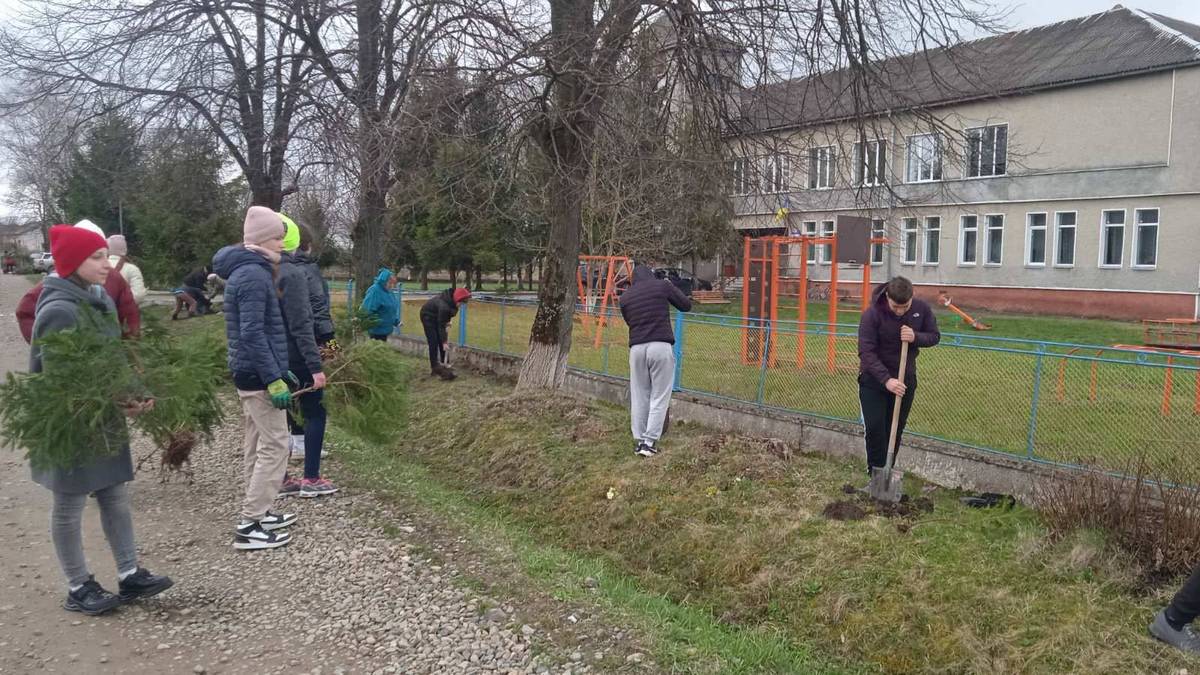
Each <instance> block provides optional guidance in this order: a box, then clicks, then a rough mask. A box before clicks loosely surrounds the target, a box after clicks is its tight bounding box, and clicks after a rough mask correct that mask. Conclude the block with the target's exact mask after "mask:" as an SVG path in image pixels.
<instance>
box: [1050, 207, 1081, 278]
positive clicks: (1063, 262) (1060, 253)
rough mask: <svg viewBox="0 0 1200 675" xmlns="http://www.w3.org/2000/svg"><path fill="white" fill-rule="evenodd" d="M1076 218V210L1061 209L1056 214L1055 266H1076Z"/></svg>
mask: <svg viewBox="0 0 1200 675" xmlns="http://www.w3.org/2000/svg"><path fill="white" fill-rule="evenodd" d="M1075 218H1076V214H1075V212H1074V211H1059V212H1058V213H1056V214H1054V266H1055V267H1074V266H1075Z"/></svg>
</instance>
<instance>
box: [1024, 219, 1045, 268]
mask: <svg viewBox="0 0 1200 675" xmlns="http://www.w3.org/2000/svg"><path fill="white" fill-rule="evenodd" d="M1025 264H1026V265H1028V266H1030V267H1044V266H1045V265H1046V214H1044V213H1030V214H1026V216H1025Z"/></svg>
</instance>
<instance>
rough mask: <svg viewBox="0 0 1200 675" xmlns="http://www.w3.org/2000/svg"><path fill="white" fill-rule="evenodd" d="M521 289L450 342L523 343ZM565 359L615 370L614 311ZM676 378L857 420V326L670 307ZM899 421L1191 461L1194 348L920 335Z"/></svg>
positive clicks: (623, 353) (972, 443)
mask: <svg viewBox="0 0 1200 675" xmlns="http://www.w3.org/2000/svg"><path fill="white" fill-rule="evenodd" d="M399 294H400V296H401V299H402V303H401V305H402V310H401V319H402V324H401V326H400V327H399V328H398V332H400V333H402V334H405V335H409V336H414V337H423V330H422V328H421V321H420V318H419V312H420V308H421V305H422V304H423V303H424V302H425V301H426V300H427V299H428V297H429V295H428V294H418V293H399ZM536 311H537V307H536V304H535V303H534V302H532V301H530V300H504V299H484V298H477V299H475V300H473V301H472V302H471V303H469V304H468V305H467V306H465V307H464V308H463V311H461V312H460V314H459V318H458V319H457V320H456V321H455V323H454V325H452V326H451V329H450V333H449V334H450V340H451V342H453V343H455V344H462V345H465V346H470V347H474V348H477V349H482V350H487V351H493V352H499V353H504V354H510V355H522V354H524V353H525V351H526V348H527V345H528V340H529V332H530V328H531V326H532V324H533V318H534V315H535V314H536ZM574 321H575V328H574V333H573V340H572V346H571V352H570V358H569V361H568V363H569V365H570V367H572V368H576V369H579V370H584V371H589V372H595V373H600V374H603V375H610V376H614V377H620V378H627V377H628V376H629V348H628V345H627V342H626V339H627V335H628V332H627V329H626V326H625V323H624V321H622V319H621V317H620V313H619V312H615V311H614V312H610V313H609V314H608V315H607V316H599V315H597V314H595V313H588V312H584V311H577V312H576V314H575V316H574ZM674 323H675V333H676V348H675V351H676V356H677V360H678V369H677V372H676V376H677V379H676V387H677V388H678V389H680V390H682V391H690V392H695V393H700V394H707V395H710V396H717V397H722V398H726V399H731V400H735V401H739V402H743V403H749V404H753V405H757V406H761V407H764V408H774V409H780V410H788V411H796V412H802V413H806V414H810V415H815V416H819V417H823V418H828V419H834V420H841V421H845V422H851V423H861V417H860V412H859V404H858V387H857V384H856V382H855V377H856V374H857V372H858V353H857V335H856V332H857V326H856V325H852V324H827V323H817V322H808V323H805V324H798V323H797V322H795V321H777V322H774V323H772V322H766V321H763V322H758V321H747V320H746V319H743V318H740V317H729V316H721V315H713V314H701V313H694V312H693V313H687V314H678V313H677V314H676V315H675V322H674ZM918 372H919V374H920V379H919V385H918V390H917V394H916V403H915V405H914V407H913V413H912V416H911V418H910V420H909V424H908V433H911V434H915V435H919V436H925V437H929V438H934V439H938V440H943V441H949V442H952V443H956V444H960V445H964V446H969V447H972V448H976V449H980V450H985V451H989V452H997V453H1003V454H1006V455H1012V456H1016V457H1020V458H1024V459H1027V460H1029V461H1037V462H1047V463H1053V464H1063V465H1087V466H1094V467H1100V468H1103V469H1106V470H1109V471H1114V472H1122V473H1124V472H1131V471H1134V470H1135V469H1136V467H1137V464H1138V463H1139V462H1144V466H1143V470H1144V471H1145V473H1146V474H1147V475H1153V476H1158V477H1161V478H1164V479H1166V480H1172V479H1179V480H1184V478H1183V477H1185V476H1191V475H1193V474H1194V470H1193V467H1192V466H1191V465H1193V464H1194V463H1195V457H1194V455H1195V453H1196V452H1197V449H1198V448H1200V441H1198V440H1197V439H1200V358H1197V357H1194V356H1188V355H1181V354H1168V353H1153V352H1143V351H1137V350H1130V349H1118V348H1110V347H1100V346H1085V345H1074V344H1064V343H1055V342H1036V341H1029V340H1018V339H1008V338H995V337H988V336H982V335H966V334H953V333H943V334H942V340H941V343H940V344H939V345H938V346H937V347H934V348H929V349H924V350H922V352H921V357H920V359H919V363H918Z"/></svg>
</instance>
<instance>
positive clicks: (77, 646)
mask: <svg viewBox="0 0 1200 675" xmlns="http://www.w3.org/2000/svg"><path fill="white" fill-rule="evenodd" d="M27 289H28V284H27V282H26V281H25V280H24V279H23V278H22V277H17V276H2V277H0V369H3V370H4V371H7V370H24V368H25V366H26V360H27V358H28V348H27V347H26V345H25V344H24V342H23V341H22V340H21V338H20V335H19V333H18V332H17V329H16V325H15V320H14V319H13V317H12V311H13V308H14V307H15V306H16V303H17V300H18V299H19V297H20V295H21V294H22V293H24V292H25V291H26V290H27ZM236 422H237V420H236V419H233V420H231V423H230V424H229V425H227V426H226V428H224V429H223V430H222V431H221V432H220V433H219V434H218V437H217V438H216V440H215V442H213V443H212V444H210V445H208V446H206V447H202V448H197V450H196V451H195V452H194V453H193V463H194V466H193V468H194V470H195V477H196V482H195V483H194V484H192V485H188V484H186V483H184V482H181V481H180V480H179V479H178V478H176V479H174V480H173V481H171V482H168V483H162V482H160V481H159V479H158V476H157V474H156V472H155V471H143V472H140V473H139V474H138V477H137V480H136V481H135V482H134V484H133V495H134V497H133V500H134V521H135V525H136V528H137V534H138V543H139V547H140V549H141V552H142V562H143V564H145V565H146V566H147V567H149V568H150V569H151V570H153V571H155V572H158V573H162V574H168V575H170V576H171V577H173V578H174V579H175V581H176V585H175V587H174V588H172V589H171V590H169V591H168V592H166V593H164V594H163V595H161V596H159V597H158V598H154V599H151V600H148V601H143V602H142V603H141V604H139V605H131V606H126V607H123V608H121V609H119V610H117V611H116V612H114V613H112V614H110V615H107V616H104V617H96V618H89V617H84V616H82V615H78V614H72V613H69V612H66V611H64V610H62V609H61V607H60V604H61V602H62V596H63V594H64V592H65V590H64V583H63V581H62V578H61V573H60V571H59V569H58V565H57V562H56V560H55V558H54V551H53V548H52V546H51V543H50V541H49V536H48V533H47V521H48V514H49V503H50V499H49V493H48V492H47V491H46V490H44V489H43V488H41V487H39V486H37V485H36V484H34V483H32V482H31V481H30V480H29V475H28V469H27V468H26V467H25V465H24V463H23V462H22V461H20V459H19V454H18V453H16V452H12V451H9V450H2V451H0V536H3V541H4V542H5V546H4V547H3V548H0V570H2V571H3V573H2V575H0V673H25V672H59V673H78V672H87V673H106V672H121V673H174V672H183V673H187V672H197V673H200V672H207V673H283V672H289V673H290V672H312V673H323V674H326V675H329V674H333V673H546V672H555V673H583V672H588V671H589V670H591V669H590V668H589V666H588V665H586V664H584V663H579V662H578V660H577V659H572V661H573V662H571V663H568V664H567V665H559V664H555V663H553V662H552V661H551V660H550V659H548V658H547V657H544V656H543V657H534V656H533V655H532V651H534V650H533V649H532V645H531V642H530V641H531V640H533V639H537V636H536V631H534V630H533V629H532V628H530V627H529V626H522V627H521V628H523V629H524V630H519V629H514V628H513V627H512V626H508V625H507V624H508V615H509V614H510V613H511V612H505V611H504V610H501V609H498V608H490V607H489V608H485V607H484V606H482V605H481V604H480V601H479V600H478V599H474V598H472V597H471V596H470V595H469V594H468V593H467V592H465V591H464V590H462V589H461V588H460V587H459V586H457V585H456V584H454V583H453V576H454V575H455V574H457V572H455V571H454V570H453V569H448V568H445V569H444V568H442V567H440V566H438V565H437V564H434V563H430V562H428V561H427V560H425V559H424V558H422V557H421V556H419V555H415V554H414V549H415V547H416V544H419V541H414V542H413V543H412V544H410V543H409V542H407V541H405V540H404V539H403V537H404V536H406V535H402V538H389V537H386V536H384V535H383V532H382V531H381V529H380V528H381V526H382V525H383V524H384V523H389V524H390V525H391V526H393V527H397V528H399V531H400V532H402V533H409V534H411V532H410V530H414V529H415V528H414V527H413V526H412V525H410V524H409V523H410V522H411V521H409V520H407V519H406V517H405V515H404V514H400V513H395V512H394V511H392V510H389V508H388V507H384V506H381V504H380V503H379V502H378V501H376V500H375V499H374V498H373V497H372V496H371V495H367V494H358V495H355V494H339V495H334V496H332V497H328V498H321V499H313V500H300V499H291V500H288V501H287V502H286V503H285V504H284V506H285V508H286V509H287V510H291V511H295V512H296V513H298V514H299V516H300V520H299V522H298V523H297V525H296V526H294V527H293V528H292V531H293V543H292V544H291V545H290V546H287V547H285V548H283V549H278V550H274V551H259V552H249V553H247V552H238V551H234V550H233V549H232V548H231V547H230V545H229V544H230V541H231V538H232V528H233V524H234V518H235V516H236V512H237V505H238V504H239V502H240V499H241V480H240V476H239V475H238V474H239V473H240V466H241V460H240V433H239V431H238V429H237V428H236ZM147 452H151V449H150V448H148V447H147V446H145V445H144V444H143V445H140V446H139V445H135V448H134V454H135V457H140V456H142V455H144V454H146V453H147ZM417 536H419V533H418V535H417ZM84 538H85V543H86V547H87V551H88V555H89V562H90V564H91V565H92V569H93V572H94V573H95V574H96V576H97V579H99V580H100V581H101V582H102V583H104V585H105V586H106V587H108V588H110V590H115V588H114V587H115V585H116V581H115V571H114V570H113V562H112V556H111V554H109V552H108V550H107V547H106V546H105V544H104V539H103V536H102V534H101V530H100V526H99V517H98V514H97V510H96V509H95V507H94V506H89V507H88V509H87V511H86V515H85V530H84ZM485 609H486V611H485ZM509 609H510V610H511V608H509ZM572 656H573V657H578V656H579V655H577V654H573V655H572Z"/></svg>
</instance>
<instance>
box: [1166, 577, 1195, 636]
mask: <svg viewBox="0 0 1200 675" xmlns="http://www.w3.org/2000/svg"><path fill="white" fill-rule="evenodd" d="M1197 616H1200V567H1197V568H1196V569H1194V570H1192V576H1190V577H1188V580H1187V581H1185V582H1183V588H1181V589H1179V592H1178V593H1176V594H1175V599H1173V600H1171V604H1170V605H1167V622H1168V623H1170V624H1171V625H1172V626H1173V627H1175V628H1177V629H1178V628H1183V627H1184V626H1186V625H1187V624H1189V623H1191V622H1192V621H1193V620H1194V619H1195V618H1196V617H1197Z"/></svg>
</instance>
